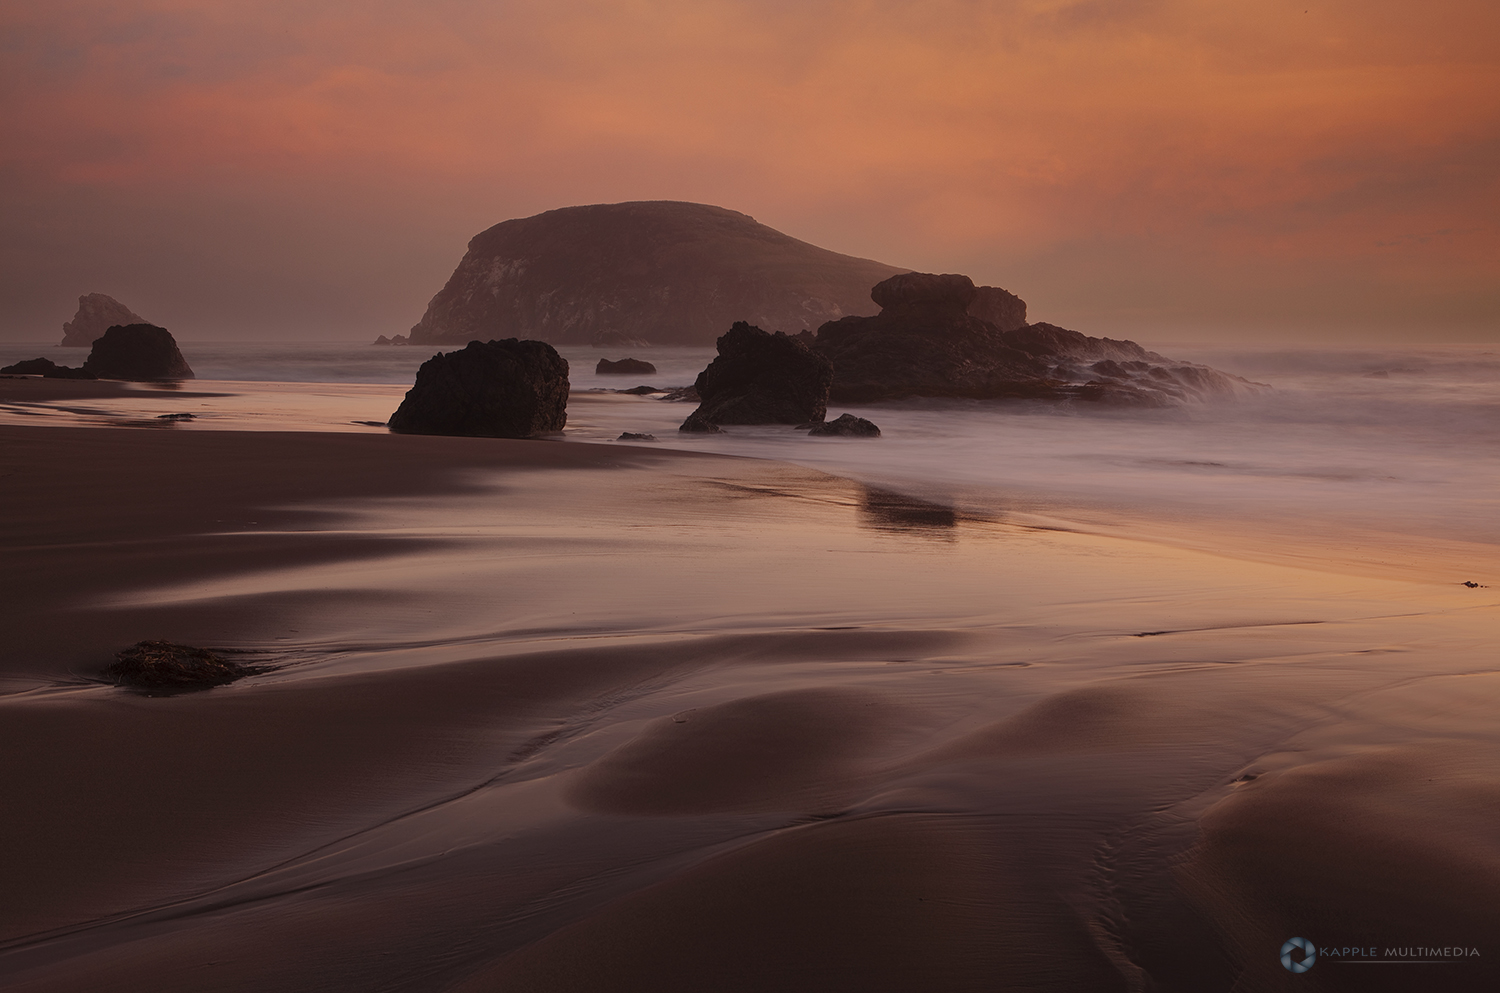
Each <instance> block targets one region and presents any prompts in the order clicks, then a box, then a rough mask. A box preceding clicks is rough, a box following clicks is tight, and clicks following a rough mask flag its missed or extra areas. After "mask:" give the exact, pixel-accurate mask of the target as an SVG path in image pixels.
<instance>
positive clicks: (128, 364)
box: [83, 324, 193, 383]
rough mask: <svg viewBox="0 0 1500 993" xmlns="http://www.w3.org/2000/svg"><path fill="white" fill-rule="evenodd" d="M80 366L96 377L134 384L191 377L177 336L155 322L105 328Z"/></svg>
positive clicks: (191, 371) (191, 372)
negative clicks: (122, 380) (106, 329)
mask: <svg viewBox="0 0 1500 993" xmlns="http://www.w3.org/2000/svg"><path fill="white" fill-rule="evenodd" d="M83 369H84V371H85V372H89V373H92V374H93V375H94V376H96V377H98V378H99V379H124V380H128V381H130V382H136V383H150V382H156V381H159V380H169V379H192V378H193V370H192V367H191V366H189V365H188V364H187V359H185V358H183V357H182V352H181V350H179V349H178V347H177V339H175V338H173V337H172V332H170V331H168V330H167V329H166V328H159V327H157V326H156V325H155V324H127V325H124V326H116V327H112V328H110V329H109V330H108V331H105V332H104V334H103V335H102V336H100V337H99V338H98V339H97V340H96V341H95V342H94V347H93V350H92V351H90V352H89V357H88V358H87V359H86V360H85V361H84V363H83Z"/></svg>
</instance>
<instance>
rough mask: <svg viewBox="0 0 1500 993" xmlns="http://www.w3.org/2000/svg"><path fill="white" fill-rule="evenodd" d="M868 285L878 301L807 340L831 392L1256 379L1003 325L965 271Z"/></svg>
mask: <svg viewBox="0 0 1500 993" xmlns="http://www.w3.org/2000/svg"><path fill="white" fill-rule="evenodd" d="M989 289H993V288H989ZM1000 292H1003V291H1000ZM870 295H871V298H872V299H874V300H876V301H877V302H879V303H881V305H882V310H881V312H880V313H879V314H877V315H876V316H874V317H846V318H843V319H841V320H838V321H830V322H829V323H827V324H824V325H823V326H822V327H821V328H819V329H818V341H817V345H816V348H815V350H816V351H817V352H818V353H819V354H820V355H823V356H825V357H826V358H828V359H829V361H830V362H832V364H833V368H834V380H833V387H832V390H831V391H830V394H829V398H830V399H831V400H833V401H837V402H840V403H871V402H876V401H881V400H898V399H903V398H907V397H964V398H974V399H1006V398H1029V399H1041V400H1069V401H1083V402H1096V403H1107V404H1115V405H1123V406H1141V407H1164V406H1170V405H1172V404H1175V403H1179V402H1182V401H1184V400H1197V399H1206V398H1209V397H1213V396H1232V395H1234V394H1236V393H1237V392H1239V391H1240V390H1242V389H1247V388H1253V386H1254V384H1251V383H1248V382H1247V381H1245V380H1243V379H1240V378H1239V377H1237V376H1231V375H1228V374H1226V373H1222V372H1219V371H1217V370H1215V369H1210V368H1208V367H1207V366H1200V365H1194V364H1192V363H1185V362H1173V361H1172V360H1170V359H1167V358H1164V357H1162V356H1160V355H1157V354H1156V353H1155V352H1148V351H1146V350H1145V349H1144V348H1142V347H1141V346H1139V345H1137V344H1136V343H1135V342H1132V341H1114V340H1112V339H1109V338H1090V337H1088V336H1087V335H1083V334H1080V333H1078V332H1077V331H1069V330H1068V329H1066V328H1060V327H1057V326H1055V325H1052V324H1041V323H1039V324H1027V325H1023V326H1021V327H1018V328H1012V329H1002V328H1000V327H998V326H997V325H996V324H994V323H992V322H991V321H988V320H985V319H983V318H981V317H977V316H975V307H974V303H975V301H976V300H979V299H981V294H980V291H979V288H977V287H975V286H974V284H973V282H972V281H971V280H970V279H969V278H968V277H967V276H958V275H933V274H929V273H907V274H905V275H901V276H896V277H893V278H891V279H888V280H886V281H884V282H882V283H880V284H878V285H877V286H876V287H875V289H874V290H872V291H871V294H870ZM989 296H990V302H991V303H993V302H994V299H995V298H994V295H993V294H990V295H989ZM1002 302H1003V301H1002ZM986 306H988V305H986ZM1022 306H1024V305H1022ZM980 309H982V310H983V309H984V308H980Z"/></svg>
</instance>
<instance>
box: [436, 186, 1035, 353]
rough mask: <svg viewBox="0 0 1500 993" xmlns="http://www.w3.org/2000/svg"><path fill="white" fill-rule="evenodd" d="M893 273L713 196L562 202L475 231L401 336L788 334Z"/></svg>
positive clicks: (670, 339)
mask: <svg viewBox="0 0 1500 993" xmlns="http://www.w3.org/2000/svg"><path fill="white" fill-rule="evenodd" d="M905 271H906V270H905V269H901V268H898V267H896V266H892V265H886V264H885V263H883V262H873V261H871V260H869V259H859V258H854V257H852V256H849V255H840V254H838V253H837V252H830V251H828V250H827V249H823V248H818V247H817V246H815V245H809V244H808V243H807V242H805V241H798V240H797V239H796V238H792V237H790V236H789V235H785V234H782V233H781V232H780V231H776V230H774V229H772V228H768V227H766V226H765V225H764V224H759V223H757V222H756V221H755V219H754V218H752V217H748V216H746V215H744V214H741V213H738V212H736V211H733V210H726V209H724V208H723V207H712V206H709V205H707V204H699V203H681V202H677V201H672V200H649V201H637V202H633V203H615V204H595V205H592V206H586V207H564V208H562V209H560V210H549V211H547V212H546V213H544V214H537V215H536V216H535V217H525V218H520V219H517V220H511V221H504V222H502V223H500V224H497V225H495V226H494V227H492V228H490V229H489V230H487V231H484V232H481V233H480V234H478V235H476V236H475V237H474V238H473V240H471V241H470V242H469V250H468V253H467V254H466V255H464V257H463V261H461V262H460V263H459V264H458V268H457V269H456V270H454V273H453V275H452V277H451V278H449V280H448V285H446V286H444V287H443V289H442V291H441V292H440V293H438V295H437V296H435V297H433V298H432V302H431V303H430V304H428V306H427V313H426V314H425V315H424V316H423V317H422V320H421V321H420V322H419V323H418V324H417V325H416V326H415V327H413V328H412V329H411V342H412V344H419V345H428V344H444V343H454V344H462V343H466V342H468V341H471V340H475V339H478V340H482V341H486V340H489V339H492V338H507V337H522V338H534V339H539V340H543V341H548V342H551V343H553V344H598V345H608V346H610V347H618V346H621V345H624V344H626V343H629V344H631V345H634V344H641V343H650V344H656V345H710V344H712V343H713V342H714V340H715V339H716V338H717V337H718V336H719V335H721V334H723V330H724V328H726V327H729V326H730V325H731V324H733V323H735V322H736V321H748V322H749V323H751V324H755V325H758V326H759V327H762V328H765V329H767V330H769V331H786V332H787V333H789V334H795V333H797V332H798V331H801V330H803V329H804V328H816V327H818V326H819V325H821V324H823V323H825V322H827V321H831V320H837V319H838V318H840V317H845V316H849V315H868V314H873V313H874V312H875V308H874V307H872V306H871V301H870V287H871V286H873V285H874V284H876V283H878V282H880V281H881V280H883V279H886V278H887V277H889V276H894V275H896V274H897V273H900V272H905ZM1023 323H1024V319H1023Z"/></svg>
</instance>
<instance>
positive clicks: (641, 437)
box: [615, 431, 656, 441]
mask: <svg viewBox="0 0 1500 993" xmlns="http://www.w3.org/2000/svg"><path fill="white" fill-rule="evenodd" d="M655 440H656V435H654V434H637V433H636V432H634V431H624V432H621V434H620V437H618V438H616V439H615V441H655Z"/></svg>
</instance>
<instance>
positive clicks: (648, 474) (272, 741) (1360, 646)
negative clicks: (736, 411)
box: [0, 426, 1500, 993]
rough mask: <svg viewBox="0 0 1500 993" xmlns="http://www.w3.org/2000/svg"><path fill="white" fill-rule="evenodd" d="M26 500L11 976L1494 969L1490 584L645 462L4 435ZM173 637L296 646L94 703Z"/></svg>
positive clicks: (366, 978) (13, 779)
mask: <svg viewBox="0 0 1500 993" xmlns="http://www.w3.org/2000/svg"><path fill="white" fill-rule="evenodd" d="M0 475H3V479H0V484H3V485H4V487H5V489H4V492H5V495H6V514H5V516H4V519H3V522H0V543H3V547H4V549H5V557H6V563H7V569H6V572H5V576H6V588H5V590H4V597H5V601H6V603H7V606H8V608H9V611H8V613H9V615H10V616H11V617H12V618H15V619H18V620H14V621H13V622H12V623H11V624H10V625H8V629H9V630H8V631H7V637H6V639H5V643H4V645H3V650H0V693H3V695H0V788H3V790H4V793H3V795H4V796H5V797H6V798H7V804H6V806H7V812H6V814H5V816H4V818H3V819H0V852H3V853H4V855H3V857H0V873H3V877H4V878H3V880H0V892H4V893H6V894H7V899H6V900H4V901H0V980H3V981H4V982H3V985H5V986H6V988H8V989H10V988H14V989H18V990H36V991H41V990H47V991H62V990H81V989H110V990H126V991H130V990H153V991H176V990H182V991H189V990H191V991H198V990H207V989H214V990H246V991H250V990H266V991H270V990H277V991H285V990H332V989H337V990H435V991H436V990H454V991H458V990H462V991H482V990H497V991H499V990H503V991H507V993H508V991H512V990H539V991H540V990H545V991H557V990H585V989H587V990H646V989H650V990H696V989H730V990H767V989H787V990H914V989H924V990H925V989H933V990H994V989H1011V988H1014V989H1033V990H1096V989H1097V990H1107V989H1121V990H1132V989H1163V990H1231V989H1234V990H1262V989H1264V990H1280V989H1294V988H1295V989H1330V990H1338V989H1349V990H1356V989H1358V990H1368V989H1391V990H1412V989H1434V990H1437V989H1442V990H1456V989H1481V988H1488V987H1489V986H1491V985H1493V983H1494V982H1495V980H1496V979H1497V970H1496V968H1495V966H1494V963H1496V962H1497V961H1500V942H1497V941H1496V936H1497V934H1500V929H1497V925H1500V819H1497V818H1495V816H1494V813H1495V811H1496V810H1500V761H1497V759H1500V727H1497V725H1496V722H1495V719H1494V715H1495V714H1496V713H1497V704H1500V676H1497V666H1496V661H1495V653H1494V641H1495V633H1496V631H1497V624H1496V621H1497V615H1500V595H1497V591H1496V589H1495V588H1494V587H1493V585H1491V586H1487V587H1485V588H1480V589H1468V588H1464V587H1459V586H1457V585H1456V584H1452V583H1439V582H1435V581H1431V580H1428V579H1426V578H1423V579H1421V580H1400V579H1393V578H1388V577H1384V576H1361V575H1352V574H1349V573H1348V572H1347V571H1345V572H1329V571H1322V570H1318V569H1302V568H1295V567H1293V566H1291V565H1286V564H1276V563H1266V562H1254V561H1246V560H1245V559H1243V558H1241V557H1227V556H1221V555H1215V554H1212V553H1210V552H1207V551H1203V550H1197V549H1185V548H1176V547H1170V546H1169V545H1163V544H1158V543H1154V542H1147V541H1132V540H1124V539H1121V538H1117V537H1107V536H1099V535H1091V534H1086V533H1080V532H1076V531H1068V530H1050V529H1046V528H1038V527H1033V526H1027V525H1025V524H1022V523H1017V522H1015V521H1010V520H1006V519H1003V518H998V517H989V518H981V517H970V516H965V515H964V514H962V513H956V512H954V511H953V510H951V509H950V508H945V507H941V506H933V505H927V504H922V503H919V502H915V501H911V500H907V499H904V498H902V497H900V496H898V495H895V494H890V493H882V492H879V491H872V490H869V489H867V488H865V487H862V486H859V485H857V484H854V483H851V482H849V481H846V480H842V479H838V478H836V477H832V476H827V475H824V474H821V473H817V472H813V471H811V470H806V469H799V468H794V467H790V466H785V465H780V464H777V463H771V462H760V461H754V460H746V459H732V458H725V457H718V456H706V455H694V454H691V453H683V452H662V451H653V450H650V449H648V448H630V447H626V446H599V445H583V444H576V443H566V444H565V443H556V442H505V441H491V440H479V439H453V438H414V437H403V436H392V435H385V434H370V435H356V434H345V435H331V434H317V433H296V434H290V433H286V434H283V433H273V432H263V433H250V432H208V431H193V432H187V431H184V432H178V431H170V430H164V431H152V430H139V429H131V428H111V429H90V428H72V427H53V428H46V429H39V428H38V429H29V428H24V427H13V426H0ZM1303 555H1304V556H1307V557H1309V558H1316V556H1315V555H1310V554H1309V553H1308V550H1306V549H1304V550H1303ZM1425 575H1426V574H1425V573H1424V576H1425ZM148 638H166V639H171V640H177V641H182V642H186V643H190V644H198V645H205V646H209V647H213V648H216V649H220V650H224V651H232V652H241V653H244V655H243V656H241V657H243V658H246V659H249V660H252V661H256V662H260V663H263V664H267V665H271V666H274V667H275V668H274V669H273V671H271V672H268V673H266V674H264V675H259V676H254V677H251V678H249V679H246V680H242V681H240V682H238V683H236V684H234V685H231V686H227V687H221V688H218V689H214V690H210V691H206V692H202V693H193V694H181V695H177V696H172V697H146V696H142V695H139V694H136V693H132V692H128V691H126V690H123V689H120V688H117V687H113V686H107V685H102V684H100V683H98V682H96V681H94V677H96V676H97V674H98V671H99V669H100V668H101V667H102V666H103V664H104V663H106V662H107V661H108V660H109V658H110V657H111V655H112V654H113V652H115V651H117V650H119V649H120V648H123V647H125V646H127V645H129V644H132V643H134V642H135V641H139V640H143V639H148ZM1293 936H1304V937H1307V938H1309V939H1310V940H1312V941H1314V942H1315V943H1316V944H1318V945H1320V946H1324V947H1327V948H1337V949H1339V950H1342V949H1344V948H1354V947H1362V948H1370V947H1376V948H1378V949H1379V950H1380V951H1381V952H1384V951H1385V949H1387V948H1397V949H1400V948H1409V947H1440V948H1453V947H1462V948H1464V949H1466V950H1467V949H1477V950H1478V951H1479V953H1480V954H1479V956H1477V957H1473V956H1466V957H1464V958H1461V959H1451V960H1446V961H1445V962H1443V963H1442V964H1410V963H1398V964H1382V963H1369V964H1364V963H1358V962H1356V961H1353V960H1351V959H1346V958H1344V957H1341V956H1325V957H1324V958H1322V959H1320V961H1319V962H1318V963H1317V964H1316V965H1315V966H1314V968H1313V969H1312V970H1310V971H1308V972H1307V973H1305V974H1302V975H1293V974H1291V973H1289V972H1287V971H1286V970H1284V969H1283V968H1282V967H1281V965H1280V962H1279V955H1280V949H1281V945H1282V943H1283V942H1284V941H1285V940H1287V939H1288V938H1291V937H1293Z"/></svg>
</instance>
